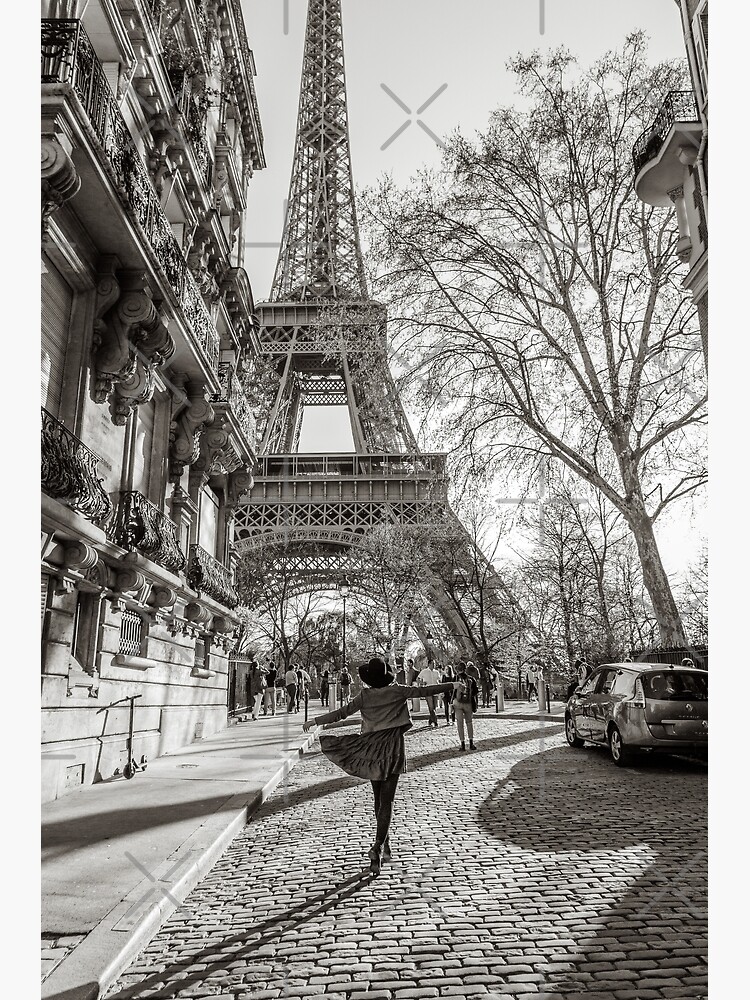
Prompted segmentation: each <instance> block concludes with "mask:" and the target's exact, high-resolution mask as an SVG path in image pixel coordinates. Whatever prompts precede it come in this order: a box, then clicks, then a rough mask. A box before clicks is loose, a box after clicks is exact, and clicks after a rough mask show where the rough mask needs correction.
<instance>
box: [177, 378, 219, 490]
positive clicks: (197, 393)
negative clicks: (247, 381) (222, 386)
mask: <svg viewBox="0 0 750 1000" xmlns="http://www.w3.org/2000/svg"><path fill="white" fill-rule="evenodd" d="M173 380H174V381H176V382H177V384H178V385H179V386H180V388H182V386H184V384H185V377H184V376H181V377H180V376H173ZM213 419H214V409H213V407H212V406H211V403H210V402H209V401H208V393H207V390H206V388H205V386H202V385H191V386H190V387H189V389H188V391H187V393H186V396H185V399H184V402H183V403H182V405H181V406H180V407H179V408H178V410H177V413H176V415H175V416H173V419H172V424H171V426H170V442H171V443H170V449H169V477H170V479H171V480H172V482H174V483H178V482H179V481H180V479H181V478H182V475H183V473H184V471H185V466H187V465H193V464H194V463H195V462H197V461H198V458H199V457H200V447H201V434H202V433H203V430H204V428H205V427H206V426H207V425H210V424H211V423H212V422H213Z"/></svg>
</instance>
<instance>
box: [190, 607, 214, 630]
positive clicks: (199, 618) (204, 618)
mask: <svg viewBox="0 0 750 1000" xmlns="http://www.w3.org/2000/svg"><path fill="white" fill-rule="evenodd" d="M185 618H186V619H187V620H188V621H189V622H190V623H191V624H192V625H194V626H196V627H198V628H199V630H200V631H201V632H205V631H207V630H208V626H209V625H210V624H211V612H210V611H209V610H208V608H205V607H204V606H203V605H202V604H198V602H197V601H191V602H190V604H187V605H186V606H185Z"/></svg>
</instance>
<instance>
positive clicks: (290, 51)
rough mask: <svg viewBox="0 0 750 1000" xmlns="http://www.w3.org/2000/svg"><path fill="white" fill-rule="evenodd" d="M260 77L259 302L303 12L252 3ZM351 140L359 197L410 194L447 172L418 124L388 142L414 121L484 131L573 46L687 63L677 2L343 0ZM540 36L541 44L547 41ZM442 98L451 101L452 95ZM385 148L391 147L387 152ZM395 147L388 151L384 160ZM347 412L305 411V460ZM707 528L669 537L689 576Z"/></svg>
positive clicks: (284, 181) (251, 265)
mask: <svg viewBox="0 0 750 1000" xmlns="http://www.w3.org/2000/svg"><path fill="white" fill-rule="evenodd" d="M242 5H243V9H244V11H245V20H246V25H247V32H248V37H249V41H250V45H251V47H252V49H253V52H254V54H255V62H256V67H257V71H258V75H257V77H256V81H255V82H256V87H257V92H258V103H259V106H260V113H261V119H262V123H263V131H264V134H265V153H266V160H267V163H268V166H267V168H266V169H265V170H263V171H260V172H258V173H257V174H256V175H255V176H254V177H253V179H252V181H251V183H250V192H249V212H248V223H247V230H246V234H245V239H246V241H248V242H249V243H257V244H271V245H262V246H257V247H252V246H249V247H247V248H246V251H245V267H246V269H247V271H248V274H249V276H250V280H251V282H252V285H253V290H254V293H255V298H256V301H262V300H263V299H265V298H266V297H267V296H268V294H269V290H270V285H271V281H272V279H273V272H274V268H275V265H276V258H277V255H278V242H279V239H280V235H281V229H282V224H283V213H284V203H285V199H286V197H287V193H288V187H289V175H290V171H291V163H292V155H293V151H294V136H295V128H296V123H297V103H298V100H299V85H300V73H301V68H302V50H303V43H304V31H305V19H306V14H307V3H306V0H242ZM343 19H344V43H345V56H346V74H347V89H348V96H349V127H350V134H351V146H352V164H353V170H354V180H355V185H356V187H358V188H362V187H367V186H369V185H371V184H374V183H375V182H376V181H377V180H378V178H379V177H381V176H382V175H383V174H386V173H389V174H392V175H393V176H394V177H395V179H396V180H397V181H400V182H405V181H407V180H408V179H409V177H410V176H411V175H412V174H414V173H415V172H416V171H417V170H418V169H419V168H420V167H422V166H436V165H437V164H438V163H439V159H440V148H439V146H438V145H437V144H436V143H435V141H434V140H433V139H431V138H430V136H429V135H428V134H427V133H426V132H425V131H424V130H423V129H421V128H419V127H417V126H416V124H415V121H416V118H417V117H418V116H417V115H416V114H415V115H414V116H413V121H412V124H411V125H410V126H408V127H407V128H406V129H405V130H404V131H402V132H401V134H400V135H399V136H398V137H397V138H395V139H392V141H391V142H390V143H389V142H388V140H389V139H391V137H392V136H393V135H394V133H395V132H396V131H397V130H398V129H399V128H401V127H402V126H403V125H404V123H405V122H406V121H407V120H408V118H409V115H407V113H406V112H405V111H404V110H403V109H402V108H401V107H399V105H398V103H397V102H396V101H395V100H394V99H393V98H392V97H391V96H389V95H388V94H387V93H386V92H385V91H384V90H383V86H382V85H385V86H386V87H388V88H389V89H390V90H391V91H392V93H393V94H395V95H396V96H397V97H398V98H399V99H400V100H401V101H402V102H403V104H405V105H406V106H407V107H408V108H410V109H411V110H412V111H414V112H416V109H417V108H419V107H421V106H422V105H424V104H425V103H426V102H427V101H428V99H429V98H431V97H432V96H433V95H435V94H436V93H437V92H438V91H440V93H439V94H438V95H437V96H436V97H435V98H434V100H433V101H432V103H431V104H430V105H429V107H427V108H426V109H425V110H424V111H423V112H422V113H421V114H420V115H419V117H420V118H421V119H422V120H423V122H424V124H425V125H426V126H427V127H428V128H429V129H430V130H431V131H432V132H434V133H435V134H436V135H437V136H445V135H447V134H448V133H450V132H451V131H453V130H454V129H456V128H458V127H460V128H461V130H462V132H464V134H467V135H471V134H473V133H474V132H475V131H476V130H479V129H483V128H484V127H485V126H486V123H487V120H488V117H489V114H490V112H491V111H492V110H493V109H494V108H496V107H497V106H499V105H503V104H511V103H513V101H514V99H516V98H515V94H514V85H515V81H514V78H513V76H512V74H511V73H510V72H509V71H508V70H507V69H506V63H507V61H508V59H509V58H511V57H512V56H513V55H515V54H516V53H519V52H521V53H528V52H531V51H533V50H534V49H537V48H539V49H543V50H544V49H548V48H554V47H557V46H559V45H564V46H566V47H567V48H569V49H570V50H571V52H573V53H574V54H575V55H576V56H577V57H578V58H579V60H580V62H581V63H582V64H583V65H586V64H588V63H591V62H593V61H594V60H596V59H597V58H599V57H600V56H601V55H602V54H603V53H604V52H606V51H607V50H608V49H612V48H616V47H619V46H621V45H622V43H623V41H624V39H625V37H626V36H627V35H628V34H629V33H630V32H632V31H635V30H639V29H643V30H644V31H645V32H646V33H647V34H648V36H649V37H650V39H651V43H650V54H651V58H652V61H654V62H657V61H659V60H661V59H675V58H679V59H684V58H685V49H684V44H683V40H682V35H681V29H680V18H679V12H678V9H677V6H676V4H675V2H674V0H625V2H623V0H463V2H460V3H459V2H449V0H377V2H375V0H343ZM542 28H543V31H542ZM441 88H443V89H442V90H441ZM386 144H387V145H386ZM383 145H386V148H385V149H382V148H381V147H382V146H383ZM351 448H352V444H351V433H350V430H349V428H348V426H347V425H346V422H344V421H343V420H342V419H341V414H340V412H326V411H325V410H324V409H322V408H321V409H318V410H312V411H308V417H307V418H306V419H305V421H304V423H303V433H302V437H301V440H300V450H302V451H312V450H316V451H347V450H351ZM702 523H703V521H702V515H701V514H700V513H699V514H696V515H692V514H690V513H689V512H688V511H687V510H686V509H684V510H683V511H682V512H681V516H680V518H679V520H678V521H676V522H675V523H673V524H671V525H668V524H667V523H666V522H663V525H662V527H661V529H660V535H661V536H662V540H663V545H664V555H665V560H666V561H667V562H668V563H669V568H670V569H672V570H674V571H678V570H681V569H683V568H684V566H685V565H686V563H687V562H688V561H689V560H690V558H691V557H692V556H693V555H694V552H695V544H696V541H697V538H698V535H699V534H700V533H701V529H702Z"/></svg>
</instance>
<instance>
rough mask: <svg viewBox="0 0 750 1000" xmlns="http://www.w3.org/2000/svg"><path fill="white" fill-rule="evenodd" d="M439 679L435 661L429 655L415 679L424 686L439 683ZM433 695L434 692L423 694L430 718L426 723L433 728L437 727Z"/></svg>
mask: <svg viewBox="0 0 750 1000" xmlns="http://www.w3.org/2000/svg"><path fill="white" fill-rule="evenodd" d="M441 680H442V678H441V676H440V672H439V671H438V670H436V669H435V661H434V660H433V659H432V657H430V659H429V660H428V661H427V666H426V667H424V668H423V669H422V670H420V671H419V676H418V677H417V681H418V682H419V684H421V685H423V686H424V687H435V685H436V684H440V683H441ZM435 697H436V696H435V695H434V694H426V695H425V701H426V702H427V711H428V712H429V713H430V718H429V720H428V723H427V725H428V727H429V728H430V729H432V727H433V726H434V727H435V729H437V727H438V720H437V715H436V714H435Z"/></svg>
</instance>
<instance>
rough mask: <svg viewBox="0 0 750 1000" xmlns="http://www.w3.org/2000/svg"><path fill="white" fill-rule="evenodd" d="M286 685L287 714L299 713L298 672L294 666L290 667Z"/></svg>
mask: <svg viewBox="0 0 750 1000" xmlns="http://www.w3.org/2000/svg"><path fill="white" fill-rule="evenodd" d="M284 681H285V683H286V710H287V714H291V713H292V712H296V711H297V671H296V670H295V669H294V667H293V666H291V665H290V666H289V669H288V670H287V672H286V675H285V677H284Z"/></svg>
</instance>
